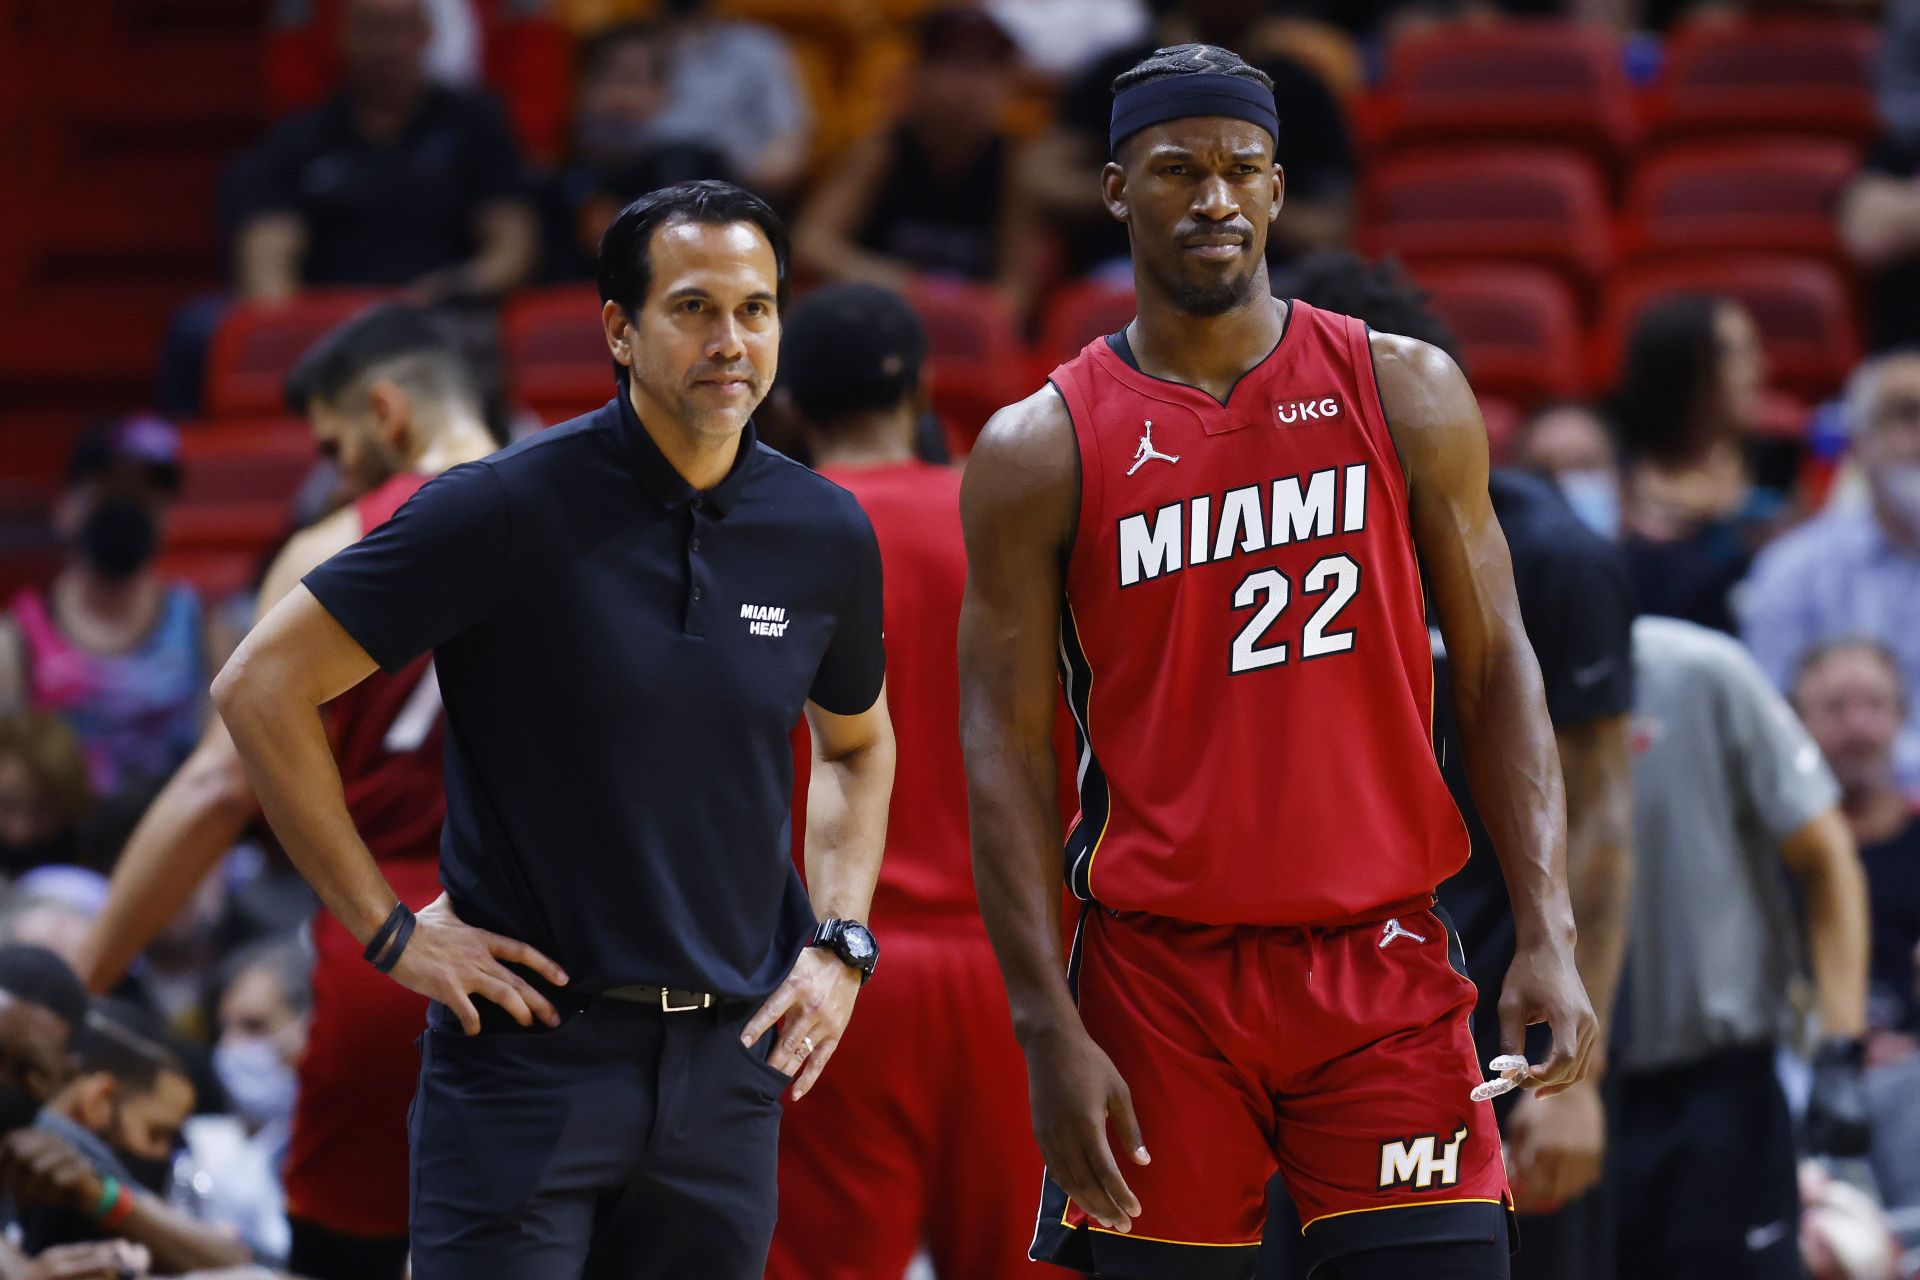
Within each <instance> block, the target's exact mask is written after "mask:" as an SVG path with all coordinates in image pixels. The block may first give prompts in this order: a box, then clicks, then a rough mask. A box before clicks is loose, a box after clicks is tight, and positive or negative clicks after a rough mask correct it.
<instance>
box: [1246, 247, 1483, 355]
mask: <svg viewBox="0 0 1920 1280" xmlns="http://www.w3.org/2000/svg"><path fill="white" fill-rule="evenodd" d="M1283 284H1284V285H1286V287H1287V289H1288V291H1289V292H1290V293H1291V294H1292V296H1293V297H1296V298H1298V299H1300V301H1302V302H1304V303H1306V304H1307V305H1308V306H1310V307H1319V308H1321V309H1322V310H1324V311H1334V312H1338V313H1339V314H1341V315H1344V316H1353V317H1354V318H1355V319H1358V320H1364V321H1366V324H1367V327H1368V328H1369V329H1373V330H1375V331H1376V332H1379V333H1397V334H1399V335H1401V336H1402V337H1406V338H1417V339H1419V340H1420V341H1421V342H1426V343H1430V344H1432V345H1433V346H1436V347H1438V348H1440V349H1441V350H1442V351H1444V352H1446V353H1447V355H1448V356H1450V357H1451V358H1452V359H1453V362H1454V363H1455V364H1457V365H1460V366H1461V367H1462V368H1465V367H1466V362H1465V361H1463V360H1462V359H1461V358H1460V343H1459V339H1457V338H1456V337H1455V336H1454V332H1453V330H1452V329H1451V328H1450V327H1448V325H1447V322H1446V321H1445V320H1442V319H1441V318H1440V316H1439V313H1437V312H1436V311H1434V309H1433V307H1432V306H1430V305H1429V304H1428V302H1427V293H1426V290H1424V289H1422V288H1421V287H1420V286H1419V285H1417V284H1415V283H1414V282H1413V277H1411V276H1409V275H1408V274H1407V272H1406V268H1404V267H1402V266H1401V265H1400V263H1399V262H1398V261H1397V260H1396V259H1393V258H1382V259H1381V260H1379V261H1378V262H1368V261H1367V260H1366V259H1365V258H1362V257H1361V256H1360V255H1359V254H1357V253H1353V252H1350V251H1349V250H1346V249H1318V250H1315V251H1314V252H1312V253H1310V254H1308V255H1307V256H1306V257H1304V258H1302V259H1301V260H1300V262H1299V265H1298V266H1297V267H1295V268H1294V270H1293V272H1292V273H1291V275H1290V277H1289V278H1288V279H1287V280H1286V281H1283Z"/></svg>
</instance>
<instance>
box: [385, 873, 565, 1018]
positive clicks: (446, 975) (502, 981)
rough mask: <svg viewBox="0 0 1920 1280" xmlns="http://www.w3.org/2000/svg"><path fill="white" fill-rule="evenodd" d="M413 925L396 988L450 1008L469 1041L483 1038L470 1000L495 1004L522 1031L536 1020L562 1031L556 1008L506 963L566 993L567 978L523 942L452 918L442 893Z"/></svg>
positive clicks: (397, 971)
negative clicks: (519, 967) (412, 992)
mask: <svg viewBox="0 0 1920 1280" xmlns="http://www.w3.org/2000/svg"><path fill="white" fill-rule="evenodd" d="M415 919H416V923H415V925H414V929H413V936H412V937H411V938H409V939H408V940H407V947H406V950H404V951H402V952H401V953H400V959H399V962H398V963H396V964H395V965H394V966H393V980H394V981H395V982H398V983H399V984H400V985H401V986H403V987H405V988H407V990H409V991H417V992H419V993H420V994H421V995H423V996H426V997H427V998H428V999H429V1000H438V1001H439V1002H440V1003H441V1004H444V1005H446V1006H447V1008H449V1009H451V1010H452V1011H453V1014H454V1016H455V1017H457V1018H459V1019H460V1027H461V1029H462V1030H464V1031H465V1032H466V1033H467V1034H468V1035H470V1036H477V1035H479V1034H480V1013H479V1011H478V1010H476V1009H475V1008H474V1007H473V1001H472V1000H470V999H468V996H469V995H476V996H481V997H484V998H485V999H488V1000H491V1001H493V1003H495V1004H497V1005H499V1006H500V1007H501V1008H502V1009H505V1010H506V1011H507V1013H508V1015H509V1016H510V1017H512V1018H513V1020H514V1021H515V1022H517V1023H519V1024H520V1025H521V1026H523V1027H530V1026H532V1025H533V1020H534V1019H535V1018H538V1019H540V1021H542V1022H544V1023H546V1024H547V1025H548V1026H550V1027H557V1026H559V1025H560V1015H559V1014H558V1013H556V1012H555V1011H554V1007H553V1004H552V1002H551V1001H549V1000H548V999H547V998H546V997H545V996H543V995H541V994H540V993H539V992H538V991H536V990H534V989H533V985H532V984H531V983H529V982H528V981H527V980H526V979H525V978H523V977H521V976H520V975H519V974H517V973H515V972H514V971H513V970H511V969H509V968H507V966H506V964H505V963H503V962H504V961H511V962H513V963H514V964H518V965H525V966H526V967H527V968H529V969H532V970H534V971H535V972H536V973H538V974H539V975H540V976H541V977H543V978H545V979H546V980H547V981H548V982H551V983H552V984H553V985H554V986H556V987H564V986H566V985H567V975H566V974H565V973H564V972H562V971H561V968H560V966H559V965H557V964H555V963H554V962H553V961H551V960H549V959H547V958H546V957H545V956H543V955H541V954H540V953H539V952H538V951H535V950H534V949H533V948H532V947H530V946H528V945H527V944H526V943H524V942H516V941H514V940H513V939H512V938H503V937H501V936H500V935H499V934H497V933H488V932H487V931H486V930H485V929H476V928H474V927H473V926H472V925H470V924H467V923H465V922H464V921H462V920H461V919H460V917H459V916H456V915H455V914H453V906H452V904H450V903H449V902H448V901H447V895H446V894H444V893H443V894H441V895H440V896H439V897H437V898H435V899H434V900H433V901H432V902H430V903H428V904H427V905H426V906H424V907H422V908H421V909H420V914H419V915H418V916H417V917H415Z"/></svg>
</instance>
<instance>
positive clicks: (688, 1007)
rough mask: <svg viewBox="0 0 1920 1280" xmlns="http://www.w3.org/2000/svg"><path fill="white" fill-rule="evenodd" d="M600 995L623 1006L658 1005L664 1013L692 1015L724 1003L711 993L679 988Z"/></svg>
mask: <svg viewBox="0 0 1920 1280" xmlns="http://www.w3.org/2000/svg"><path fill="white" fill-rule="evenodd" d="M600 994H601V995H602V996H605V997H606V998H607V999H609V1000H618V1001H620V1002H621V1003H623V1004H638V1005H646V1006H648V1007H652V1006H653V1005H654V1004H656V1003H657V1004H658V1005H659V1006H660V1012H662V1013H692V1012H693V1011H694V1010H695V1009H711V1008H713V1006H715V1005H717V1004H721V1003H724V1002H723V1001H722V1000H721V999H720V997H719V996H716V995H713V994H712V993H711V992H707V991H683V990H681V989H679V988H678V987H609V988H607V989H606V990H605V991H602V992H601V993H600Z"/></svg>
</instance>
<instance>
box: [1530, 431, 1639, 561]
mask: <svg viewBox="0 0 1920 1280" xmlns="http://www.w3.org/2000/svg"><path fill="white" fill-rule="evenodd" d="M1513 459H1514V462H1515V463H1516V464H1517V465H1519V466H1521V467H1524V468H1526V469H1527V470H1529V471H1536V472H1538V473H1540V474H1541V475H1543V476H1547V477H1550V478H1551V479H1552V480H1553V482H1554V483H1555V484H1557V485H1559V486H1560V492H1561V493H1562V494H1564V495H1565V496H1566V499H1567V503H1568V505H1570V506H1571V507H1572V508H1573V511H1574V514H1575V515H1577V516H1579V517H1580V519H1581V520H1582V521H1583V522H1584V523H1585V524H1586V526H1587V527H1588V528H1589V529H1592V530H1593V531H1594V532H1595V533H1597V534H1599V535H1600V536H1601V537H1603V538H1618V537H1619V536H1620V455H1619V449H1618V448H1617V447H1616V446H1615V444H1614V439H1613V428H1612V427H1610V426H1608V425H1607V420H1606V419H1605V418H1603V417H1601V416H1600V413H1599V411H1598V410H1596V409H1594V408H1593V407H1592V406H1590V405H1584V404H1579V403H1576V402H1574V401H1561V402H1559V403H1555V404H1548V405H1544V406H1542V407H1541V408H1539V409H1536V410H1535V411H1534V412H1533V414H1532V415H1531V416H1530V417H1528V418H1527V420H1526V421H1525V422H1523V423H1521V424H1520V433H1519V436H1518V437H1517V438H1516V439H1515V441H1514V453H1513Z"/></svg>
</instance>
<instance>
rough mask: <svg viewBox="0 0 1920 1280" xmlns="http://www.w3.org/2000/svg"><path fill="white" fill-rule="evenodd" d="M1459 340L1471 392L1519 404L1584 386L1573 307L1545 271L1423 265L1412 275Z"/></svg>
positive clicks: (1577, 318) (1563, 288)
mask: <svg viewBox="0 0 1920 1280" xmlns="http://www.w3.org/2000/svg"><path fill="white" fill-rule="evenodd" d="M1414 278H1415V279H1416V280H1417V281H1418V282H1419V284H1420V286H1421V287H1422V288H1424V289H1426V290H1427V291H1428V293H1429V294H1430V295H1431V300H1432V304H1433V309H1434V310H1435V311H1436V312H1438V313H1439V314H1440V317H1441V318H1442V319H1444V320H1445V321H1446V322H1447V325H1448V327H1449V328H1451V329H1452V330H1453V332H1454V334H1455V336H1456V337H1458V338H1459V340H1460V351H1461V356H1462V358H1463V359H1464V360H1465V361H1466V365H1467V372H1468V374H1469V376H1470V377H1471V378H1472V380H1473V387H1474V390H1475V391H1477V392H1479V393H1480V394H1481V395H1482V396H1490V397H1495V398H1498V399H1502V400H1506V401H1510V402H1512V403H1513V404H1514V405H1515V406H1517V407H1518V408H1521V409H1526V408H1531V407H1532V406H1534V405H1536V404H1538V403H1539V402H1540V401H1542V400H1545V399H1550V398H1554V397H1570V396H1577V395H1579V394H1580V393H1581V392H1582V391H1584V390H1585V389H1586V364H1585V358H1584V352H1583V351H1582V348H1581V333H1582V330H1581V321H1580V310H1579V306H1578V305H1577V304H1576V302H1575V301H1574V297H1573V293H1572V291H1571V290H1569V289H1568V288H1567V286H1566V285H1565V284H1564V283H1563V282H1562V281H1561V280H1560V278H1559V277H1558V276H1556V275H1555V274H1554V273H1552V272H1551V271H1545V270H1542V269H1540V268H1538V267H1521V266H1504V265H1499V264H1492V263H1489V264H1476V263H1460V264H1441V263H1435V264H1429V265H1427V266H1423V267H1422V268H1420V269H1419V270H1418V271H1416V272H1415V273H1414Z"/></svg>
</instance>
